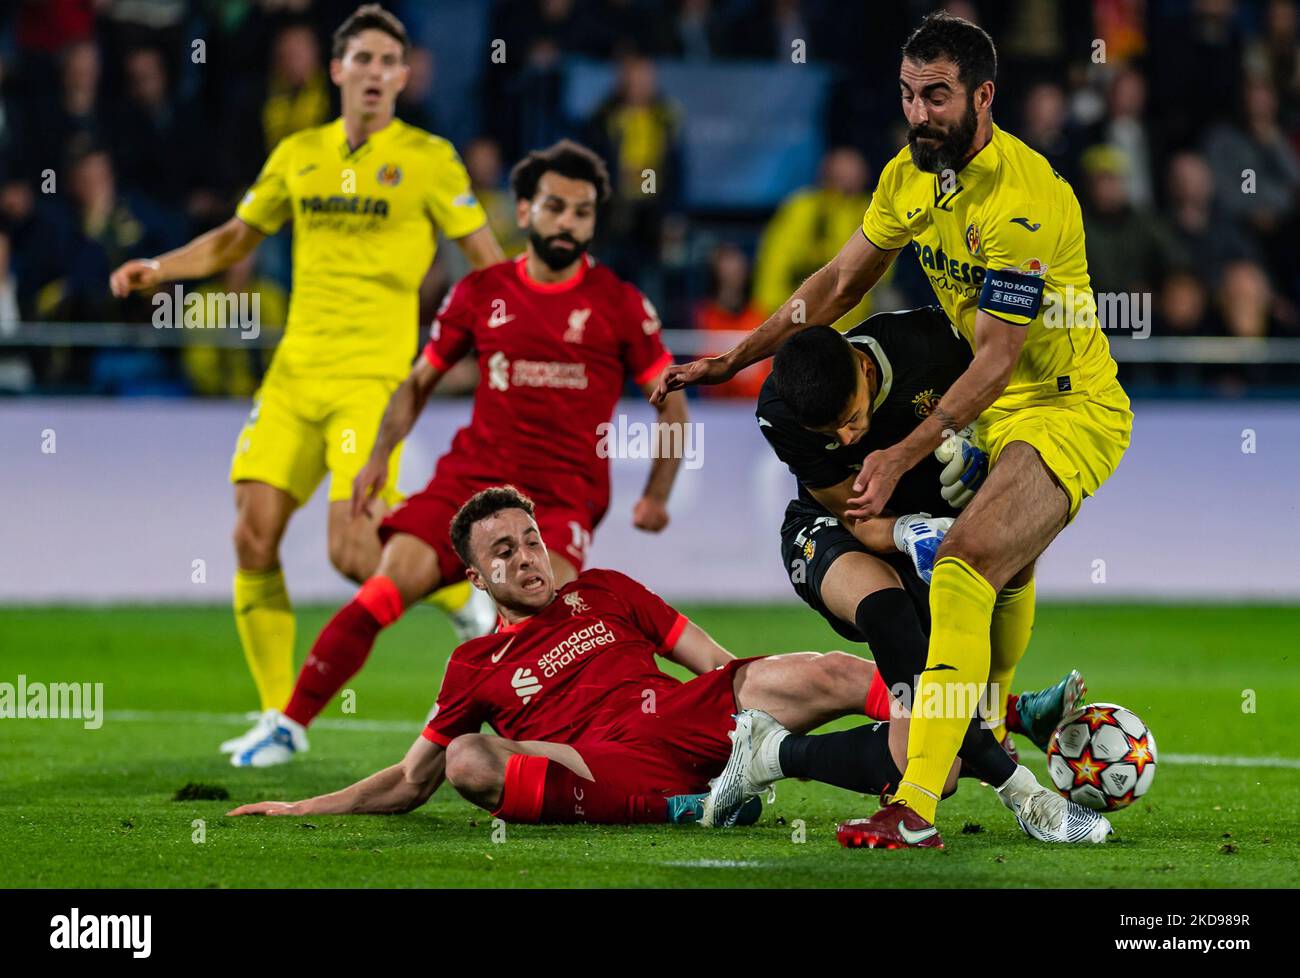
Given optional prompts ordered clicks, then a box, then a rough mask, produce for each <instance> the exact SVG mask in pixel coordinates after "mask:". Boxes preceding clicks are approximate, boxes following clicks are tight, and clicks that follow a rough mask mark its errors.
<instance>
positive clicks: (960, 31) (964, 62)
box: [903, 10, 998, 92]
mask: <svg viewBox="0 0 1300 978" xmlns="http://www.w3.org/2000/svg"><path fill="white" fill-rule="evenodd" d="M903 57H904V58H906V59H908V60H909V61H920V62H922V63H926V62H930V61H938V60H939V59H940V58H949V59H951V60H952V63H953V64H955V65H956V66H957V78H958V79H959V80H960V81H961V83H962V84H963V85H965V86H966V91H968V92H969V91H971V90H972V89H975V88H978V87H979V86H980V85H982V84H984V83H985V82H986V81H993V80H994V79H995V78H997V74H998V52H997V49H996V48H994V46H993V38H991V37H989V35H988V32H987V31H985V30H984V28H982V27H980V26H978V25H976V24H972V23H971V22H970V21H969V20H965V19H963V18H961V17H957V16H955V15H953V14H950V13H948V12H947V11H945V10H936V11H934V13H931V14H927V15H926V16H925V19H924V20H922V21H921V26H919V27H918V28H917V29H916V30H914V31H912V34H911V36H910V37H909V38H908V39H907V41H906V42H905V43H904V44H903Z"/></svg>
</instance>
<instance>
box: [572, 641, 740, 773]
mask: <svg viewBox="0 0 1300 978" xmlns="http://www.w3.org/2000/svg"><path fill="white" fill-rule="evenodd" d="M753 661H754V660H753V659H737V660H735V661H734V662H728V663H727V664H726V665H725V666H720V667H719V668H717V669H714V670H713V671H712V672H706V673H705V674H704V675H702V676H696V677H695V678H694V679H692V680H691V681H690V682H687V683H683V684H682V685H681V686H677V687H674V688H669V689H658V690H655V703H654V711H653V712H650V711H648V710H647V711H643V710H642V709H640V708H638V709H635V710H631V711H628V712H627V713H625V714H623V715H621V716H619V717H618V718H617V719H615V720H614V721H612V722H611V723H609V724H608V725H605V726H602V727H599V728H597V729H595V730H591V731H588V732H587V733H585V734H583V735H582V736H581V737H579V738H578V740H576V741H575V742H574V743H573V748H574V750H576V751H577V752H578V753H579V754H581V755H582V759H583V760H584V761H585V762H586V763H587V767H588V768H590V769H591V774H592V777H593V778H594V779H595V780H596V781H598V782H600V783H602V784H608V785H613V786H618V787H622V788H623V789H624V790H625V791H626V793H627V794H629V795H648V794H664V795H690V794H698V793H700V792H704V791H708V790H709V781H710V780H711V779H713V778H716V777H717V776H718V775H719V774H721V773H722V769H723V767H725V766H726V763H727V758H728V757H730V756H731V738H730V737H729V736H727V735H728V734H729V733H730V732H731V730H732V729H734V727H735V721H734V720H733V719H732V717H733V716H734V715H735V714H736V712H737V711H738V709H739V708H738V707H737V706H736V694H735V690H734V683H735V676H736V670H737V669H739V668H740V667H741V666H743V665H745V664H746V663H748V662H753Z"/></svg>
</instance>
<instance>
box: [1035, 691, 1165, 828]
mask: <svg viewBox="0 0 1300 978" xmlns="http://www.w3.org/2000/svg"><path fill="white" fill-rule="evenodd" d="M1047 773H1048V774H1049V775H1051V778H1052V783H1053V784H1054V785H1056V790H1057V791H1059V792H1060V793H1061V794H1063V795H1065V797H1067V798H1069V799H1070V800H1071V801H1074V802H1078V803H1079V804H1080V805H1083V806H1084V807H1085V808H1092V809H1095V810H1096V811H1103V812H1104V811H1113V810H1115V809H1117V808H1124V807H1126V806H1128V805H1131V804H1132V803H1133V802H1135V801H1137V799H1139V798H1141V797H1142V796H1143V795H1144V794H1146V793H1147V790H1148V789H1149V788H1150V787H1151V782H1152V781H1153V780H1154V779H1155V776H1156V739H1155V737H1153V736H1152V734H1151V731H1150V730H1148V729H1147V725H1146V724H1145V723H1143V722H1142V721H1141V720H1140V719H1139V718H1138V716H1137V714H1136V713H1134V712H1133V711H1132V710H1126V709H1124V707H1122V706H1116V705H1115V704H1114V703H1091V704H1089V705H1088V706H1084V707H1081V708H1080V709H1078V710H1075V711H1074V712H1073V713H1071V714H1070V715H1069V716H1067V717H1066V718H1065V719H1064V720H1062V721H1061V723H1060V725H1059V726H1058V727H1057V728H1056V730H1055V731H1054V732H1053V733H1052V739H1051V741H1049V742H1048V745H1047Z"/></svg>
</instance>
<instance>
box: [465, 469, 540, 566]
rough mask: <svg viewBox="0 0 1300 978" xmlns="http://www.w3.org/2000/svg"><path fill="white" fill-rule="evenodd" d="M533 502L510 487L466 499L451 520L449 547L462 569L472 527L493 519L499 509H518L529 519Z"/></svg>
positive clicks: (499, 487)
mask: <svg viewBox="0 0 1300 978" xmlns="http://www.w3.org/2000/svg"><path fill="white" fill-rule="evenodd" d="M534 508H535V507H534V506H533V501H532V500H531V499H529V498H528V497H527V496H525V495H524V494H523V493H522V492H520V491H519V490H518V489H516V488H515V487H514V486H493V487H492V488H491V489H483V490H481V491H480V492H476V493H474V495H472V496H470V497H469V499H468V501H466V503H465V505H464V506H462V507H461V508H460V509H458V510H456V515H455V516H453V517H452V518H451V545H452V547H453V548H454V549H455V551H456V556H458V557H459V558H460V559H461V561H462V562H463V563H464V564H465V566H466V567H469V566H470V565H471V563H472V561H471V560H470V552H469V535H470V532H471V531H472V530H473V529H474V524H475V523H477V522H478V521H479V520H485V519H487V518H488V517H489V516H495V515H496V514H497V513H499V512H501V511H502V510H503V509H522V510H523V511H524V512H525V513H527V514H528V515H529V516H532V515H533V510H534Z"/></svg>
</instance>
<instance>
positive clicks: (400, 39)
mask: <svg viewBox="0 0 1300 978" xmlns="http://www.w3.org/2000/svg"><path fill="white" fill-rule="evenodd" d="M371 30H374V31H383V32H384V33H385V34H387V35H388V36H389V37H391V38H392V39H393V40H395V41H397V43H398V44H400V45H402V60H406V52H407V51H408V50H410V47H411V41H410V38H408V37H407V36H406V28H405V27H403V26H402V22H401V21H400V20H398V19H397V17H396V16H394V15H393V13H392V12H391V11H388V10H385V9H384V8H383V7H381V6H380V5H379V4H377V3H363V4H362V5H361V6H360V7H358V8H357V9H356V10H354V11H352V13H351V14H350V15H349V16H348V19H347V20H345V21H344V22H343V23H342V24H340V25H339V29H338V30H336V31H335V32H334V51H333V56H334V57H336V58H341V57H343V55H344V54H346V53H347V50H348V41H350V40H352V39H353V38H354V37H356V36H357V35H358V34H360V33H361V32H362V31H371Z"/></svg>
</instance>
